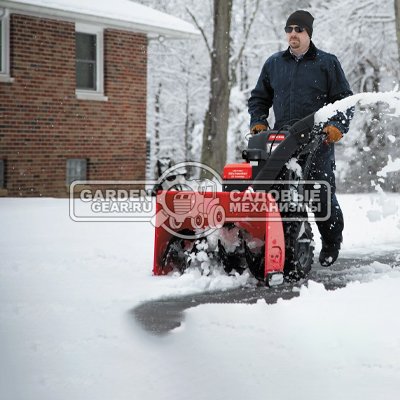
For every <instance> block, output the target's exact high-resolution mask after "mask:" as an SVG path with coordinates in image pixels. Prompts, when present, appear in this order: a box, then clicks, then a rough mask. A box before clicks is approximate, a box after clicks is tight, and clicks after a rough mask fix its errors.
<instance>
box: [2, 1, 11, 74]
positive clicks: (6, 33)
mask: <svg viewBox="0 0 400 400" xmlns="http://www.w3.org/2000/svg"><path fill="white" fill-rule="evenodd" d="M13 80H14V79H13V78H11V77H10V15H9V12H8V10H6V9H5V8H1V7H0V82H12V81H13Z"/></svg>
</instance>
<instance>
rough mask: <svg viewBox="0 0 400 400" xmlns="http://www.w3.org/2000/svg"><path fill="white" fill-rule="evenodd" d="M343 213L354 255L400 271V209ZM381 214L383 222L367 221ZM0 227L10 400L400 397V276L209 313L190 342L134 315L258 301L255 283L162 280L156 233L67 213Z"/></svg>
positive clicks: (12, 220)
mask: <svg viewBox="0 0 400 400" xmlns="http://www.w3.org/2000/svg"><path fill="white" fill-rule="evenodd" d="M340 201H341V204H342V205H343V209H344V213H345V218H346V228H345V242H344V248H343V252H342V253H343V255H350V254H351V253H352V252H353V253H356V254H355V256H356V257H357V258H362V254H363V253H365V254H366V253H368V254H371V253H381V252H384V251H385V250H390V251H391V252H392V253H393V252H397V253H398V257H397V259H398V262H400V252H399V250H398V249H399V248H400V226H398V221H399V219H398V216H399V210H398V209H395V207H394V206H395V205H396V204H399V203H400V202H399V195H395V194H393V195H387V198H386V200H384V199H383V198H382V196H381V195H379V194H378V193H377V194H374V195H372V196H371V195H345V196H341V197H340ZM373 210H375V211H379V212H380V213H381V215H380V219H377V220H370V219H369V218H368V215H367V212H368V211H373ZM389 211H390V212H389ZM385 213H386V214H385ZM396 218H397V219H396ZM0 220H1V221H2V223H1V228H0V229H1V234H0V252H1V267H0V304H1V306H0V326H1V329H0V346H1V347H0V351H1V358H0V370H1V371H2V373H1V374H0V398H1V399H29V400H39V399H40V400H53V399H58V400H70V399H76V400H87V399H88V398H90V399H97V400H109V399H118V400H120V399H121V400H123V399H149V400H158V399H176V400H180V399H182V400H184V399H188V398H190V399H193V400H200V399H215V398H218V397H224V398H225V397H227V398H230V399H233V400H236V399H243V398H251V399H255V400H258V399H260V400H261V399H265V396H266V393H267V396H268V398H272V399H280V398H286V399H288V398H297V397H299V396H300V398H306V399H308V400H311V399H320V398H321V396H322V397H324V398H327V399H332V400H333V399H335V400H336V399H338V398H349V399H357V398H362V399H364V400H369V399H376V398H396V396H397V395H398V390H399V389H400V388H399V379H398V376H399V372H400V336H399V332H400V321H399V318H396V316H397V315H398V308H399V305H400V272H399V271H398V268H391V267H390V266H389V265H387V264H385V263H377V262H374V263H370V264H368V265H367V266H365V267H361V268H349V269H347V270H343V273H341V274H338V275H336V277H335V278H333V277H332V279H340V278H343V279H344V280H352V281H356V280H360V281H362V282H365V281H368V280H371V279H374V281H372V282H369V283H363V284H360V283H358V282H354V283H351V284H349V285H348V286H347V287H346V288H345V289H343V290H336V291H333V292H329V291H326V290H325V289H324V288H323V286H322V285H320V284H316V283H313V282H310V283H309V284H308V287H301V288H300V296H299V297H298V298H296V299H292V300H291V301H284V300H280V301H279V302H278V303H277V304H275V305H267V304H266V303H265V302H264V301H260V302H258V303H257V304H254V305H243V304H242V305H235V304H229V305H215V304H214V305H206V306H200V307H196V308H193V309H190V310H189V311H186V312H185V316H186V318H185V320H184V321H185V322H184V325H183V327H182V328H180V329H178V330H176V331H174V332H173V333H172V334H170V335H167V336H166V337H163V338H158V337H153V336H150V335H148V334H147V333H145V332H144V331H143V330H142V328H141V326H140V325H139V324H138V322H137V321H136V320H134V319H133V318H132V315H131V314H130V313H129V311H130V310H132V308H133V307H135V306H137V305H139V304H141V303H142V302H144V301H146V300H148V299H159V298H161V297H165V296H177V295H181V294H189V293H195V292H201V291H204V290H214V289H223V288H233V287H237V286H243V285H252V286H253V287H254V283H253V282H252V281H251V278H250V277H249V276H248V275H246V274H243V275H241V276H240V275H234V276H227V275H223V274H222V273H220V274H218V273H215V274H211V275H209V276H204V275H202V274H201V273H200V271H199V270H196V269H193V270H192V271H190V272H188V273H187V274H184V275H182V276H177V275H171V276H166V277H155V276H152V274H151V269H152V262H153V237H154V236H153V235H154V228H153V227H152V226H151V224H150V223H149V224H145V223H137V224H133V223H106V224H101V223H77V222H73V221H72V220H71V219H70V218H69V216H68V201H67V200H64V199H0ZM360 232H361V233H360ZM203 250H204V249H203ZM357 252H358V253H357ZM360 253H361V256H360ZM392 253H391V254H392ZM329 272H330V270H329V269H326V270H324V273H326V274H329ZM377 276H379V279H375V278H376V277H377ZM177 313H178V312H177ZM166 317H171V316H166ZM172 317H173V316H172ZM155 374H156V376H157V378H156V381H157V382H156V384H154V379H155V378H154V377H155ZM110 382H112V385H110ZM287 382H290V383H291V384H290V385H288V384H287Z"/></svg>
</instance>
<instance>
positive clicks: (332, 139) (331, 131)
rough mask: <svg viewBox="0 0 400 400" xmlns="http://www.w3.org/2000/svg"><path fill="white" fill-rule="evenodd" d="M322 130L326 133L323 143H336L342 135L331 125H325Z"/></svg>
mask: <svg viewBox="0 0 400 400" xmlns="http://www.w3.org/2000/svg"><path fill="white" fill-rule="evenodd" d="M322 132H324V133H326V139H325V143H336V142H338V141H339V140H340V139H341V138H342V137H343V134H342V132H340V129H338V128H336V126H333V125H327V126H326V127H325V128H324V129H323V130H322Z"/></svg>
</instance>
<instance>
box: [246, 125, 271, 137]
mask: <svg viewBox="0 0 400 400" xmlns="http://www.w3.org/2000/svg"><path fill="white" fill-rule="evenodd" d="M267 129H268V125H265V124H256V125H254V126H252V127H251V129H250V130H251V133H252V134H253V135H255V134H256V133H258V132H262V131H266V130H267Z"/></svg>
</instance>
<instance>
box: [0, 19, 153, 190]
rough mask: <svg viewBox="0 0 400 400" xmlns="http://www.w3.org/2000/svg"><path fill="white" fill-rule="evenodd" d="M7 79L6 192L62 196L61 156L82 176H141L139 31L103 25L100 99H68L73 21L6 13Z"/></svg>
mask: <svg viewBox="0 0 400 400" xmlns="http://www.w3.org/2000/svg"><path fill="white" fill-rule="evenodd" d="M10 25H11V26H10V47H11V59H10V61H11V76H12V77H13V78H15V81H14V82H13V83H3V82H0V159H5V160H6V162H5V166H6V177H5V180H6V188H7V190H8V195H9V196H57V197H60V196H61V197H62V196H66V195H67V189H66V183H65V182H66V160H67V159H68V158H86V159H88V179H92V180H93V179H96V180H103V179H106V180H114V179H115V180H132V179H144V177H145V157H146V73H147V39H146V36H145V35H141V34H134V33H129V32H123V31H118V30H105V32H104V70H105V75H104V88H105V95H106V96H107V97H108V101H107V102H101V101H88V100H77V99H76V96H75V25H74V24H73V23H69V22H60V21H53V20H48V19H40V18H34V17H28V16H23V15H16V14H14V15H11V21H10Z"/></svg>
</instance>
